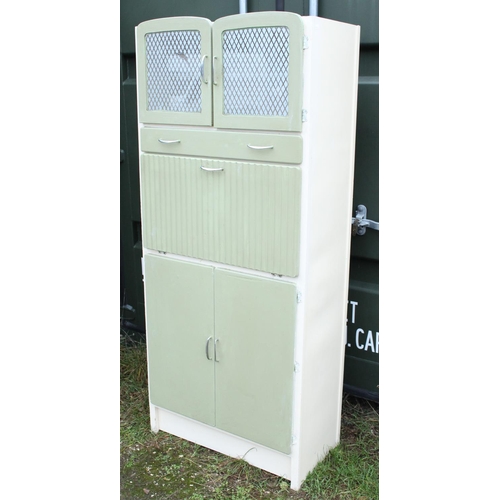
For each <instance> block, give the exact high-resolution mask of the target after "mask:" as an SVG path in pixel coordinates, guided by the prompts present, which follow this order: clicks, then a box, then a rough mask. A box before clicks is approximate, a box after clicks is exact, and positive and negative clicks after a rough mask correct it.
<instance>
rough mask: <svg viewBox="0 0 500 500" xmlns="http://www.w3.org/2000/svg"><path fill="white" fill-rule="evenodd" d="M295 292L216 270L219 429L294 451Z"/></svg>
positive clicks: (286, 285) (283, 285)
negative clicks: (292, 448)
mask: <svg viewBox="0 0 500 500" xmlns="http://www.w3.org/2000/svg"><path fill="white" fill-rule="evenodd" d="M295 309H296V288H295V285H293V284H291V283H284V282H279V281H276V280H268V279H263V278H256V277H254V276H250V275H245V274H240V273H235V272H229V271H224V270H219V269H218V270H216V271H215V311H216V312H215V328H216V332H217V338H218V339H219V341H218V343H217V363H216V367H215V373H216V425H217V427H218V428H220V429H223V430H225V431H228V432H231V433H232V434H236V435H237V436H241V437H244V438H246V439H249V440H251V441H255V442H256V443H260V444H263V445H265V446H267V447H269V448H272V449H275V450H278V451H281V452H283V453H286V454H288V453H290V444H291V434H292V383H293V373H294V372H293V369H294V362H293V346H294V342H293V341H294V333H295Z"/></svg>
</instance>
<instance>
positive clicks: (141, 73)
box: [137, 18, 212, 125]
mask: <svg viewBox="0 0 500 500" xmlns="http://www.w3.org/2000/svg"><path fill="white" fill-rule="evenodd" d="M137 44H138V47H137V57H138V80H139V112H140V119H141V121H143V122H144V123H172V124H177V123H178V124H188V125H189V124H192V125H211V124H212V97H211V67H210V60H211V22H210V21H209V20H207V19H203V18H183V19H181V18H171V19H156V20H153V21H149V22H146V23H142V24H141V25H139V27H138V36H137Z"/></svg>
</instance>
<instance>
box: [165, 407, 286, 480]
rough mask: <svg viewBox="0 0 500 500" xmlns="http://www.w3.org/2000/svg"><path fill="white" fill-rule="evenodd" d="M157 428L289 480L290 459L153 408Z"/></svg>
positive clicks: (236, 437)
mask: <svg viewBox="0 0 500 500" xmlns="http://www.w3.org/2000/svg"><path fill="white" fill-rule="evenodd" d="M155 411H156V414H157V417H158V423H159V429H160V430H164V431H166V432H169V433H170V434H174V435H175V436H178V437H181V438H185V439H188V440H189V441H192V442H193V443H197V444H199V445H201V446H204V447H206V448H210V449H211V450H215V451H218V452H219V453H223V454H224V455H228V456H230V457H233V458H237V459H242V460H245V461H246V462H248V463H249V464H250V465H254V466H256V467H259V468H260V469H264V470H266V471H268V472H271V473H272V474H276V475H277V476H281V477H284V478H286V479H290V456H289V455H285V454H283V453H280V452H278V451H275V450H272V449H270V448H267V447H266V446H262V445H260V444H256V443H253V442H252V441H248V440H247V439H243V438H241V437H238V436H235V435H233V434H229V433H228V432H224V431H222V430H220V429H216V428H215V427H210V426H209V425H206V424H203V423H201V422H197V421H196V420H191V419H189V418H186V417H183V416H182V415H178V414H177V413H173V412H171V411H168V410H164V409H163V408H157V407H155Z"/></svg>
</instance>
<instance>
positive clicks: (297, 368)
mask: <svg viewBox="0 0 500 500" xmlns="http://www.w3.org/2000/svg"><path fill="white" fill-rule="evenodd" d="M293 372H294V373H299V372H300V365H299V364H298V363H297V361H295V363H294V364H293Z"/></svg>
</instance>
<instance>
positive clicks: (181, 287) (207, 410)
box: [144, 254, 215, 425]
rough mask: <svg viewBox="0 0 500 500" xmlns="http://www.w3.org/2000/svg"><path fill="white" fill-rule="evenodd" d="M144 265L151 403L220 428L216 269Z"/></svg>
mask: <svg viewBox="0 0 500 500" xmlns="http://www.w3.org/2000/svg"><path fill="white" fill-rule="evenodd" d="M144 260H145V295H146V327H147V341H148V370H149V391H150V400H151V403H152V404H154V405H156V406H159V407H161V408H165V409H167V410H171V411H174V412H176V413H180V414H181V415H184V416H186V417H190V418H192V419H195V420H198V421H200V422H204V423H206V424H209V425H215V401H214V366H215V365H214V361H213V355H214V352H213V348H214V302H213V301H214V298H213V268H212V267H210V266H203V265H198V264H188V263H185V262H180V261H176V260H173V259H168V258H165V257H160V256H154V255H149V254H147V255H146V256H145V258H144ZM209 358H210V359H209Z"/></svg>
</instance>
